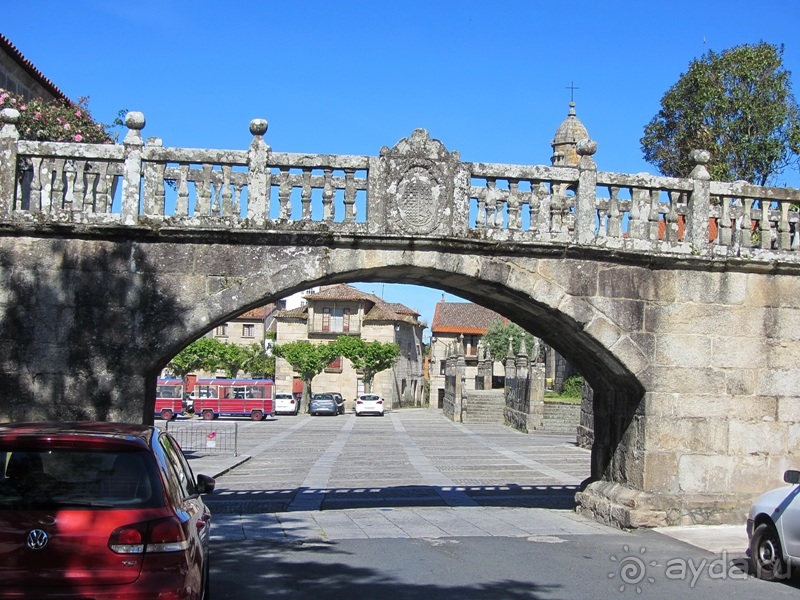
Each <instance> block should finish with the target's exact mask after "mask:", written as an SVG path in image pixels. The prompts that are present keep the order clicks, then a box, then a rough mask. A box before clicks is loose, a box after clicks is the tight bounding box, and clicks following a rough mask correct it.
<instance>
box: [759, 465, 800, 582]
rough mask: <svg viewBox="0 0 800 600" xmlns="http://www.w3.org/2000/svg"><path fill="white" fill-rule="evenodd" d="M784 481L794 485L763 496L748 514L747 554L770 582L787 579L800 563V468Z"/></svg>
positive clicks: (785, 477)
mask: <svg viewBox="0 0 800 600" xmlns="http://www.w3.org/2000/svg"><path fill="white" fill-rule="evenodd" d="M783 480H784V481H785V482H786V483H789V484H791V485H789V486H784V487H780V488H777V489H774V490H771V491H769V492H767V493H765V494H763V495H761V496H760V497H759V498H758V499H757V500H756V501H755V502H753V505H752V506H751V507H750V512H749V513H748V517H747V537H748V538H749V539H750V544H749V547H748V549H747V555H748V556H749V557H750V559H751V560H752V561H753V565H754V566H755V570H756V575H757V576H758V577H760V578H761V579H765V580H767V581H772V580H776V579H788V578H790V577H791V573H792V567H793V566H794V567H797V566H800V500H798V499H797V497H798V495H800V485H798V484H800V471H793V470H790V471H786V472H785V473H784V474H783Z"/></svg>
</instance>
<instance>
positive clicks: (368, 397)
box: [356, 394, 384, 417]
mask: <svg viewBox="0 0 800 600" xmlns="http://www.w3.org/2000/svg"><path fill="white" fill-rule="evenodd" d="M383 409H384V407H383V398H382V397H381V395H380V394H361V395H360V396H359V397H358V398H357V399H356V416H357V417H360V416H361V415H368V414H373V415H381V416H383Z"/></svg>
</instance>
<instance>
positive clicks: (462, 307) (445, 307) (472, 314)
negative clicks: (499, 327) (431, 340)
mask: <svg viewBox="0 0 800 600" xmlns="http://www.w3.org/2000/svg"><path fill="white" fill-rule="evenodd" d="M495 321H503V322H505V321H506V319H505V318H504V317H503V316H501V315H499V314H497V313H496V312H494V311H493V310H490V309H488V308H484V307H483V306H480V305H478V304H473V303H472V302H444V301H442V302H437V303H436V311H435V312H434V314H433V325H432V326H431V332H432V333H433V335H436V334H437V332H438V333H467V334H484V333H486V332H487V331H489V326H490V325H491V324H492V323H493V322H495Z"/></svg>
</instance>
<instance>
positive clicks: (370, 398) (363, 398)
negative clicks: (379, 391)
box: [361, 395, 381, 402]
mask: <svg viewBox="0 0 800 600" xmlns="http://www.w3.org/2000/svg"><path fill="white" fill-rule="evenodd" d="M361 399H362V400H366V401H367V402H372V401H375V400H380V399H381V397H380V396H377V395H373V396H361Z"/></svg>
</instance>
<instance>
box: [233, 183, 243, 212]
mask: <svg viewBox="0 0 800 600" xmlns="http://www.w3.org/2000/svg"><path fill="white" fill-rule="evenodd" d="M244 186H245V184H244V183H242V181H241V180H240V179H238V180H237V181H236V183H233V184H232V187H233V199H232V201H231V202H232V206H231V210H232V211H233V214H234V215H235V216H237V217H238V216H240V215H241V214H242V190H243V189H244Z"/></svg>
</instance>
